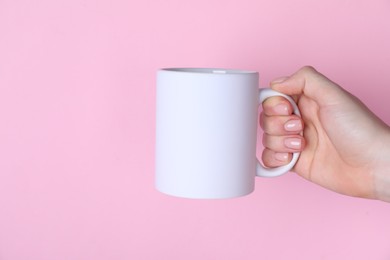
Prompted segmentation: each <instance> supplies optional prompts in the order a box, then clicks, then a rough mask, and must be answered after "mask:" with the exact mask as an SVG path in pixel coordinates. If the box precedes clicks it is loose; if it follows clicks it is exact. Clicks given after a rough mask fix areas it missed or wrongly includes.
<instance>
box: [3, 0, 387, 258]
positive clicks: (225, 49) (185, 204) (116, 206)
mask: <svg viewBox="0 0 390 260" xmlns="http://www.w3.org/2000/svg"><path fill="white" fill-rule="evenodd" d="M389 46H390V2H389V1H388V0H378V1H363V0H358V1H354V0H327V1H311V0H300V1H282V0H272V1H264V0H262V1H259V0H240V1H238V0H232V1H228V0H226V1H221V0H193V1H182V0H165V1H163V0H154V1H151V0H133V1H131V0H130V1H125V0H117V1H97V0H95V1H93V0H78V1H76V0H70V1H69V0H61V1H51V0H40V1H27V0H0V259H1V260H26V259H28V260H34V259H39V260H46V259H47V260H53V259H56V260H62V259H64V260H65V259H88V260H89V259H91V260H92V259H93V260H103V259H189V260H192V259H224V260H229V259H249V260H250V259H381V260H382V259H390V236H389V234H390V224H389V220H390V204H387V203H382V202H378V201H370V200H364V199H356V198H349V197H345V196H342V195H338V194H335V193H332V192H330V191H327V190H324V189H322V188H320V187H318V186H316V185H313V184H311V183H308V182H307V181H305V180H303V179H301V178H300V177H298V176H296V175H295V174H293V173H291V174H288V175H285V176H283V177H280V178H276V179H260V178H257V180H256V186H257V187H256V191H255V192H254V193H253V194H251V195H250V196H246V197H243V198H239V199H231V200H217V201H213V200H207V201H198V200H185V199H177V198H172V197H168V196H165V195H162V194H159V193H158V192H156V191H155V190H154V187H153V182H154V173H153V171H154V131H155V130H154V129H155V128H154V127H155V123H154V119H155V85H154V84H155V71H156V69H158V68H160V67H171V66H201V67H229V68H239V69H252V70H257V71H259V72H260V75H261V84H262V86H267V84H268V82H269V81H270V80H271V79H273V78H275V77H279V76H284V75H288V74H291V73H293V72H294V71H295V70H297V69H298V68H300V67H301V66H303V65H307V64H311V65H314V66H315V67H316V68H317V69H318V70H320V71H322V72H323V73H324V74H326V75H328V76H329V77H330V78H332V79H333V80H335V81H336V82H338V83H340V84H341V85H342V86H344V87H345V88H346V89H348V90H349V91H350V92H352V93H353V94H355V95H357V96H359V97H360V98H361V99H362V100H363V101H364V102H365V103H366V104H367V105H368V106H369V107H370V108H371V109H372V110H373V111H374V112H375V113H377V114H378V116H379V117H381V118H382V119H383V120H384V121H385V122H387V123H390V113H389V98H390V88H389V87H390V69H389V68H390V50H389ZM362 149H364V147H362ZM260 150H261V147H259V153H260Z"/></svg>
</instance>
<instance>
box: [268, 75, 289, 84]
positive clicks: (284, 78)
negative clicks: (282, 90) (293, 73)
mask: <svg viewBox="0 0 390 260" xmlns="http://www.w3.org/2000/svg"><path fill="white" fill-rule="evenodd" d="M286 79H288V77H280V78H277V79H274V80H273V81H271V84H278V83H282V82H283V81H285V80H286Z"/></svg>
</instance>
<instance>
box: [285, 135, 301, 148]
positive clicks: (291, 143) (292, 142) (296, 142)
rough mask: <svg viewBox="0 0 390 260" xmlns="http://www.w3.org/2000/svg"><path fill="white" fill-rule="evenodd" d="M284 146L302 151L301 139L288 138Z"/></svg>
mask: <svg viewBox="0 0 390 260" xmlns="http://www.w3.org/2000/svg"><path fill="white" fill-rule="evenodd" d="M284 145H285V146H286V147H287V148H290V149H294V150H299V149H301V145H302V143H301V139H299V138H286V139H284Z"/></svg>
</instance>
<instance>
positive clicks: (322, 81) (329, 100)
mask: <svg viewBox="0 0 390 260" xmlns="http://www.w3.org/2000/svg"><path fill="white" fill-rule="evenodd" d="M271 88H272V89H274V90H276V91H279V92H282V93H284V94H286V95H290V96H292V95H298V96H300V95H306V96H307V97H309V98H311V99H312V100H314V101H315V102H316V103H317V104H318V105H320V106H324V105H332V104H335V103H339V102H341V99H340V98H342V96H344V94H345V92H344V91H343V90H342V89H341V87H340V86H338V85H337V84H336V83H334V82H332V81H331V80H329V79H328V78H327V77H325V76H324V75H322V74H321V73H319V72H317V71H316V70H315V69H314V68H313V67H310V66H306V67H303V68H301V69H300V70H298V71H297V72H296V73H294V74H293V75H291V76H290V77H284V78H279V79H276V80H274V81H272V82H271ZM341 94H342V95H341Z"/></svg>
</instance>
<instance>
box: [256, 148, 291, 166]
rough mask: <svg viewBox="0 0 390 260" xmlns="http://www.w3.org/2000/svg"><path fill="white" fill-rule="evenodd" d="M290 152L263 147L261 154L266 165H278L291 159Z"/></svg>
mask: <svg viewBox="0 0 390 260" xmlns="http://www.w3.org/2000/svg"><path fill="white" fill-rule="evenodd" d="M291 158H292V154H291V153H277V152H274V151H272V150H270V149H268V148H265V149H264V151H263V155H262V161H263V163H264V164H265V166H267V167H278V166H282V165H285V164H287V163H288V162H289V161H291Z"/></svg>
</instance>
